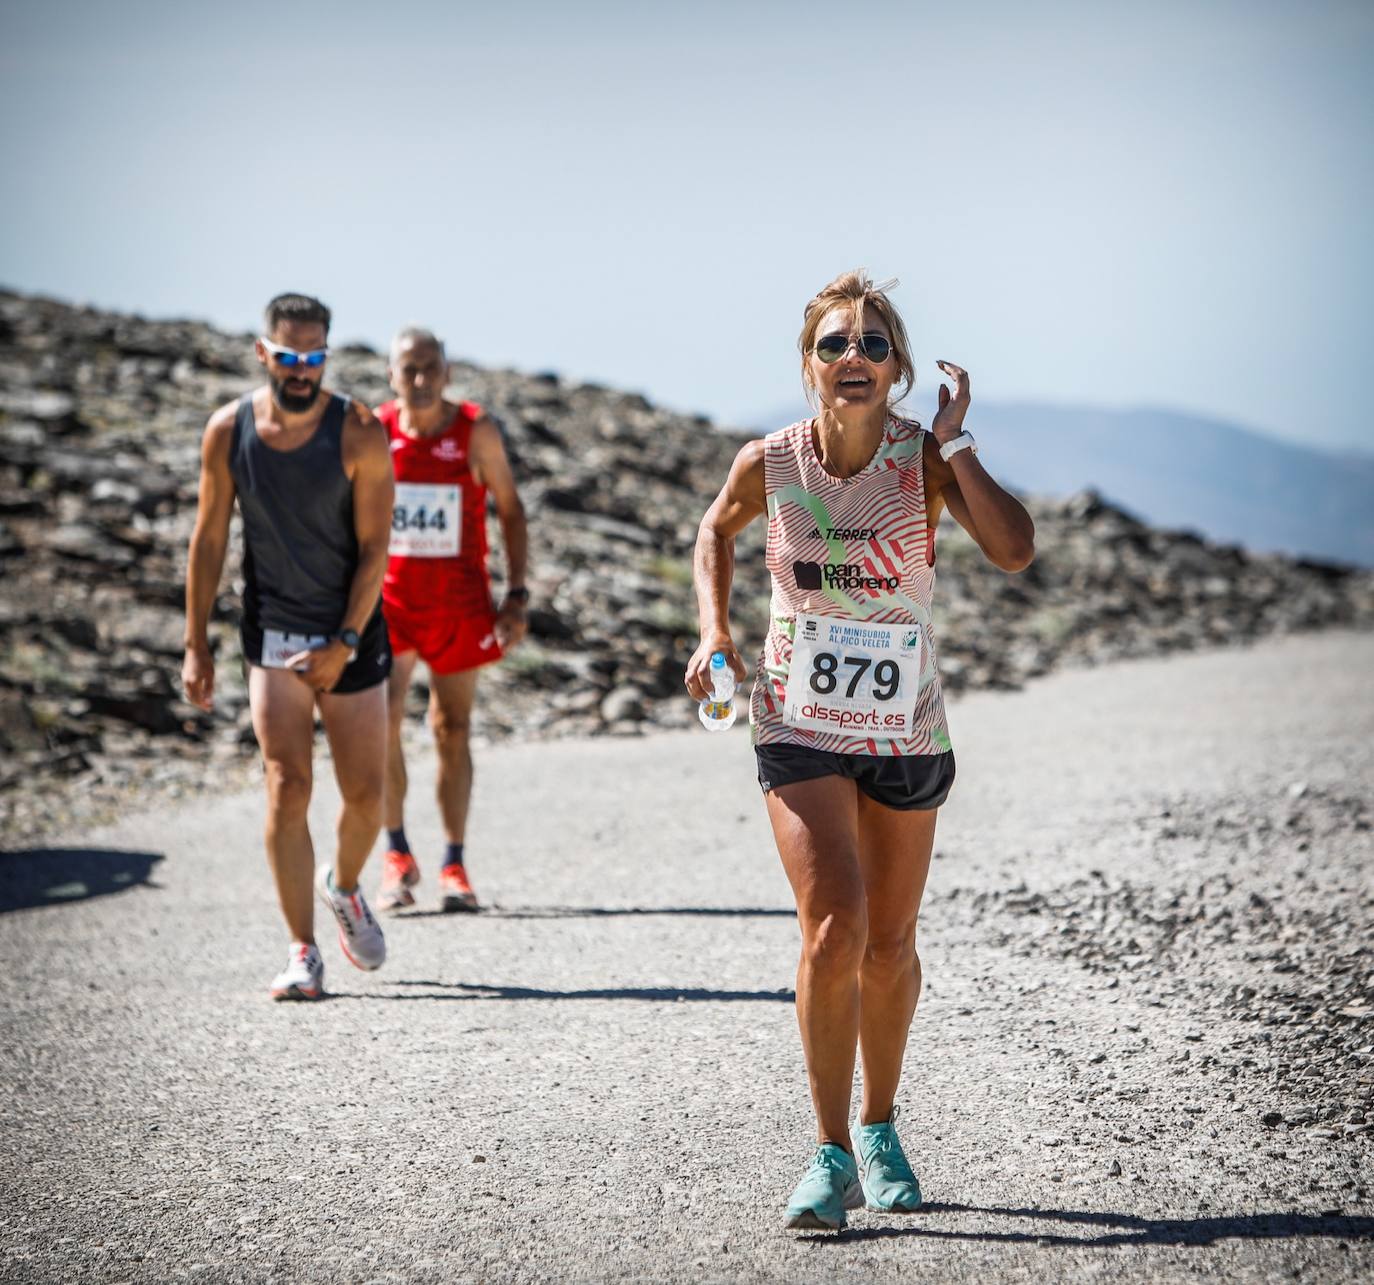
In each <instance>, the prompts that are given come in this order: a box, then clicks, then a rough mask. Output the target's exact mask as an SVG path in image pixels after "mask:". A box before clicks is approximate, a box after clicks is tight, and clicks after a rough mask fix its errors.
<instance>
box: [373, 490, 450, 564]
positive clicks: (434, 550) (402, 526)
mask: <svg viewBox="0 0 1374 1285" xmlns="http://www.w3.org/2000/svg"><path fill="white" fill-rule="evenodd" d="M460 511H461V502H460V500H459V490H458V488H457V487H456V486H451V485H442V484H438V483H433V482H397V483H396V502H395V504H394V505H393V507H392V510H391V543H390V547H389V551H390V552H391V553H394V554H399V555H400V556H401V557H406V558H453V557H457V555H458V548H459V542H460V540H461V537H462V523H461V522H460V521H459V515H460Z"/></svg>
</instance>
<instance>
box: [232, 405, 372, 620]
mask: <svg viewBox="0 0 1374 1285" xmlns="http://www.w3.org/2000/svg"><path fill="white" fill-rule="evenodd" d="M347 410H348V401H347V399H346V398H343V397H338V396H331V397H330V399H329V405H328V406H327V407H326V408H325V412H324V415H323V417H322V418H321V420H320V423H319V426H318V427H317V428H316V429H315V432H314V433H313V434H312V435H311V437H310V439H309V441H307V442H304V443H303V444H302V445H300V446H298V447H296V448H295V449H294V450H290V451H274V450H273V449H272V448H271V447H270V446H268V445H266V444H265V443H264V442H263V440H262V438H261V437H259V436H258V426H257V422H256V420H255V418H254V416H253V397H252V394H251V393H250V394H249V395H247V396H246V397H244V398H242V399H241V400H240V401H239V408H238V413H237V414H236V415H235V416H234V440H233V444H232V445H231V447H230V450H229V471H230V473H231V474H232V475H233V478H234V486H235V487H236V488H237V490H238V498H239V509H240V511H241V512H242V513H243V579H244V589H243V614H244V620H245V623H246V624H248V625H249V626H250V627H253V628H256V629H281V630H284V631H286V632H288V633H308V634H332V633H334V632H335V631H336V630H337V629H338V628H339V625H340V622H341V621H342V620H343V618H344V612H345V611H346V610H347V607H348V593H349V589H350V588H351V587H352V584H353V576H354V573H355V572H356V571H357V569H358V536H357V533H356V532H355V531H354V529H353V484H352V483H351V482H350V481H349V480H348V475H347V474H346V473H345V472H344V468H343V425H344V415H345V413H346V412H347Z"/></svg>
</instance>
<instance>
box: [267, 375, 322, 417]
mask: <svg viewBox="0 0 1374 1285" xmlns="http://www.w3.org/2000/svg"><path fill="white" fill-rule="evenodd" d="M267 382H268V384H270V385H271V388H272V400H273V401H274V402H276V403H277V405H278V406H280V407H281V408H282V410H284V411H286V412H287V413H288V414H290V415H299V414H300V413H301V412H302V411H307V410H309V409H310V408H311V407H312V406H313V405H314V404H315V398H317V397H318V396H319V395H320V385H319V384H315V383H310V381H309V380H306V381H305V382H306V383H310V391H309V392H308V393H289V392H287V391H286V380H284V379H272V378H271V377H270V376H269V378H268V381H267Z"/></svg>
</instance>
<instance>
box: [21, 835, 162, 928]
mask: <svg viewBox="0 0 1374 1285" xmlns="http://www.w3.org/2000/svg"><path fill="white" fill-rule="evenodd" d="M161 860H162V853H160V852H126V851H124V850H123V849H121V848H26V849H23V850H20V851H17V852H0V914H3V913H4V912H5V911H8V910H29V909H31V908H33V907H34V906H60V905H63V904H65V903H68V902H73V901H85V900H87V899H88V898H90V897H104V896H107V895H108V894H110V893H114V892H125V891H127V890H128V889H130V888H138V887H144V888H156V887H157V886H158V885H157V884H155V883H153V882H152V880H151V879H150V878H149V877H148V876H149V875H150V874H151V872H152V869H153V867H154V866H155V865H156V864H157V863H158V862H159V861H161Z"/></svg>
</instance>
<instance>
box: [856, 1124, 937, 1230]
mask: <svg viewBox="0 0 1374 1285" xmlns="http://www.w3.org/2000/svg"><path fill="white" fill-rule="evenodd" d="M896 1126H897V1108H896V1107H893V1108H892V1118H891V1119H890V1120H886V1121H884V1122H883V1123H882V1124H861V1125H860V1126H859V1127H858V1129H856V1130H855V1132H854V1151H855V1154H856V1155H857V1156H858V1157H859V1170H860V1172H861V1173H862V1174H863V1190H864V1203H865V1204H866V1205H867V1206H868V1208H869V1209H874V1210H877V1211H878V1212H879V1213H887V1214H909V1213H912V1212H913V1211H915V1210H917V1209H919V1208H920V1207H921V1184H920V1183H919V1182H917V1181H916V1175H915V1174H914V1173H912V1172H911V1165H910V1164H908V1163H907V1158H906V1153H905V1152H903V1151H902V1144H901V1143H900V1142H899V1141H898V1140H897V1127H896Z"/></svg>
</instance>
